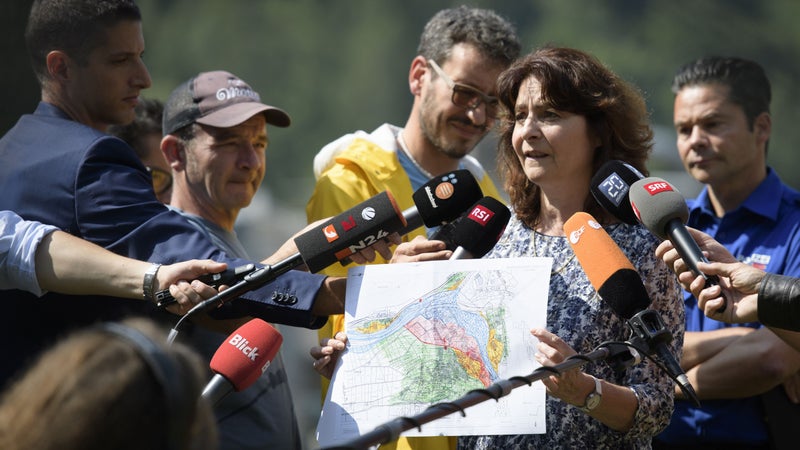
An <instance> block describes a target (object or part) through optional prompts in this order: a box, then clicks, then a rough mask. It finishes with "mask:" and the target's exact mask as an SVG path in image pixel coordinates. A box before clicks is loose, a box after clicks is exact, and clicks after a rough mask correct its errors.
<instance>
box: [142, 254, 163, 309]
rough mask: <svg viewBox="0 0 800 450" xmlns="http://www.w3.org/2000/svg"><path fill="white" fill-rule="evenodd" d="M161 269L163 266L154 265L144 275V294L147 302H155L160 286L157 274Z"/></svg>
mask: <svg viewBox="0 0 800 450" xmlns="http://www.w3.org/2000/svg"><path fill="white" fill-rule="evenodd" d="M159 268H161V264H157V263H153V265H151V266H150V268H149V269H147V272H145V273H144V280H143V282H142V294H143V296H144V299H145V300H147V301H150V302H152V301H154V295H155V292H156V289H158V286H157V285H156V283H157V280H156V274H157V273H158V269H159Z"/></svg>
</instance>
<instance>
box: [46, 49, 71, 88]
mask: <svg viewBox="0 0 800 450" xmlns="http://www.w3.org/2000/svg"><path fill="white" fill-rule="evenodd" d="M45 63H46V64H47V73H48V74H49V75H50V78H52V79H53V80H55V81H57V82H59V83H60V82H64V81H67V80H69V78H70V75H71V73H70V69H71V64H72V60H71V59H70V57H69V56H68V55H67V54H66V53H64V52H62V51H61V50H53V51H51V52H50V53H48V54H47V57H46V58H45Z"/></svg>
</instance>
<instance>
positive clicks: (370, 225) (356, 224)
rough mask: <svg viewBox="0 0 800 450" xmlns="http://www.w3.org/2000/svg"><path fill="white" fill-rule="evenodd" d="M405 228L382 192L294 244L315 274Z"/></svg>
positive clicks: (389, 197) (390, 199)
mask: <svg viewBox="0 0 800 450" xmlns="http://www.w3.org/2000/svg"><path fill="white" fill-rule="evenodd" d="M405 225H406V221H405V218H404V217H403V212H402V211H400V208H399V207H398V206H397V203H396V202H395V200H394V197H393V196H392V194H391V193H390V192H389V191H384V192H381V193H380V194H378V195H376V196H374V197H372V198H369V199H367V200H365V201H363V202H361V203H359V204H358V205H356V206H354V207H352V208H350V209H348V210H347V211H345V212H343V213H341V214H339V215H338V216H335V217H332V218H331V219H329V220H326V221H325V222H323V223H322V224H320V225H319V226H317V227H314V228H313V229H311V230H308V231H306V232H305V233H303V234H301V235H300V236H297V237H296V238H294V243H295V245H297V250H298V251H299V252H300V256H301V257H302V258H303V262H305V263H306V266H308V271H309V272H311V273H316V272H319V271H320V270H322V269H324V268H326V267H328V266H330V265H331V264H334V263H336V262H339V261H341V260H343V259H345V258H347V257H348V256H350V255H352V254H353V253H356V252H358V251H360V250H362V249H365V248H367V247H369V246H370V245H372V244H374V243H376V242H378V241H379V240H381V239H383V238H385V237H386V236H388V235H389V234H391V233H394V232H396V231H399V230H400V229H402V228H403V227H404V226H405Z"/></svg>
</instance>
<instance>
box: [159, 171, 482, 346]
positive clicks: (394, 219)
mask: <svg viewBox="0 0 800 450" xmlns="http://www.w3.org/2000/svg"><path fill="white" fill-rule="evenodd" d="M482 196H483V193H482V191H481V189H480V186H479V185H478V182H477V181H476V180H475V177H474V176H472V173H470V172H469V171H468V170H456V171H453V172H450V173H447V174H445V175H442V176H439V177H434V178H432V179H430V180H429V181H428V182H427V183H425V184H424V185H423V186H422V187H420V188H419V189H418V190H417V191H416V192H414V194H413V197H414V201H415V206H413V207H411V208H408V209H407V210H405V211H403V212H400V209H399V207H398V206H397V202H395V200H394V197H393V196H392V194H391V193H390V192H389V191H384V192H382V193H380V194H378V195H375V196H374V197H371V198H369V199H367V200H365V201H363V202H361V203H359V204H358V205H356V206H354V207H352V208H350V209H348V210H347V211H344V212H342V213H340V214H339V215H337V216H335V217H333V218H331V219H328V220H326V221H324V222H322V223H321V224H320V225H317V226H316V227H314V228H312V229H310V230H307V231H306V232H304V233H302V234H301V235H299V236H297V237H295V238H294V243H295V245H296V246H297V250H298V252H297V253H295V254H294V255H292V256H290V257H288V258H286V259H283V260H281V261H279V262H277V263H275V264H273V265H269V266H264V267H259V268H258V269H256V270H254V271H251V272H246V273H241V274H240V275H241V277H240V278H239V280H240V281H239V282H237V283H236V284H234V285H232V286H230V287H229V288H228V289H226V290H225V291H223V292H220V293H218V294H216V295H214V296H213V297H211V298H208V299H206V300H204V301H202V302H200V303H198V304H197V305H195V306H194V307H192V309H190V310H189V311H188V312H187V313H186V314H184V315H183V316H182V317H181V318H180V319H179V320H178V322H177V323H176V324H175V326H174V327H173V328H172V330H170V334H169V336H168V338H167V342H169V343H171V342H173V341H174V340H175V338H176V337H177V334H178V330H179V328H180V327H181V325H182V324H183V323H184V322H185V321H186V319H187V318H188V317H190V316H192V315H194V314H196V313H198V312H200V311H205V310H207V309H210V308H212V307H215V306H221V305H223V304H224V303H226V302H227V301H229V300H231V299H234V298H236V297H237V296H239V295H241V294H242V293H244V292H247V291H249V290H252V289H256V288H258V287H260V286H262V285H264V284H266V283H268V282H270V281H272V280H274V279H275V278H277V277H278V276H280V275H282V274H284V273H286V272H288V271H289V270H292V269H294V268H296V267H298V266H300V265H302V264H306V266H307V267H308V270H309V272H312V273H316V272H319V271H321V270H322V269H324V268H326V267H328V266H329V265H331V264H334V263H336V262H337V261H338V262H342V263H343V264H344V261H346V260H348V259H349V257H350V255H352V254H354V253H356V252H358V251H360V250H363V249H365V248H367V247H369V246H371V245H373V244H375V243H376V242H378V241H379V240H381V239H383V238H385V237H387V236H388V235H389V234H391V233H394V232H398V233H400V234H406V233H408V232H409V231H411V230H413V229H416V228H418V227H419V226H421V225H422V224H425V225H427V226H436V225H439V224H441V223H445V222H447V221H450V220H452V219H455V218H456V217H458V216H459V215H460V214H461V213H462V212H464V211H465V210H466V209H467V208H469V206H470V205H472V204H473V203H474V202H475V201H476V200H478V199H480V198H481V197H482ZM255 303H259V302H255Z"/></svg>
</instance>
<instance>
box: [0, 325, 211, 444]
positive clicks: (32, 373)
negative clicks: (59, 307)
mask: <svg viewBox="0 0 800 450" xmlns="http://www.w3.org/2000/svg"><path fill="white" fill-rule="evenodd" d="M109 325H110V326H111V327H112V328H109ZM114 329H117V330H127V331H123V332H122V333H120V332H115V331H111V330H114ZM137 335H138V336H139V337H138V338H136V336H137ZM126 336H127V337H126ZM131 337H133V339H138V344H137V343H136V341H132V339H131ZM148 347H149V349H148ZM154 358H158V359H161V360H160V361H156V360H154ZM168 366H169V367H170V368H171V370H172V376H166V377H160V376H159V372H160V373H161V375H164V374H165V373H166V372H165V371H164V369H165V368H167V367H168ZM206 369H207V367H206V366H205V365H204V364H203V362H202V360H201V358H200V356H199V355H198V354H197V353H196V352H195V351H194V350H192V349H191V348H189V347H186V346H185V345H184V344H180V343H174V344H173V345H171V346H168V345H167V344H166V332H165V330H164V329H163V328H162V327H161V326H160V325H158V324H157V323H156V322H154V321H152V320H150V319H144V318H132V319H127V320H126V321H124V322H122V323H118V324H104V325H100V326H97V327H89V328H83V329H80V330H77V331H75V332H73V333H72V334H70V335H68V336H66V337H65V338H64V339H63V340H60V341H59V342H58V343H56V344H55V345H54V346H53V347H52V348H50V349H48V350H47V351H45V352H43V353H42V354H40V355H39V356H38V357H37V359H36V361H35V363H34V365H33V366H31V367H30V368H29V369H28V370H27V371H26V372H25V374H24V375H23V376H22V378H20V379H19V380H17V381H16V382H15V383H14V384H13V385H11V386H9V388H8V389H7V390H6V391H5V392H4V393H3V403H2V404H0V448H3V449H4V450H23V449H31V448H36V449H44V450H49V449H53V450H55V449H78V448H79V449H84V450H95V449H96V450H101V449H103V450H104V449H111V448H113V449H131V450H134V449H142V448H147V449H164V448H165V447H166V445H165V444H167V443H168V442H169V444H171V445H172V448H176V447H177V448H178V449H181V450H182V449H189V448H192V449H212V448H216V446H217V445H216V444H217V428H216V425H215V421H214V415H213V412H212V410H211V405H209V403H208V402H207V401H205V400H203V399H202V398H201V396H200V394H201V391H202V389H203V387H204V384H205V380H206V377H207V370H206ZM55 372H59V373H60V376H58V377H54V376H53V374H54V373H55ZM167 390H169V391H171V393H172V394H175V391H178V392H180V396H179V397H178V398H180V400H178V401H174V398H173V399H172V401H171V400H170V398H172V397H174V395H170V394H169V393H168V392H167ZM176 419H177V420H176ZM170 437H171V438H173V439H172V440H171V441H168V438H170Z"/></svg>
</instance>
